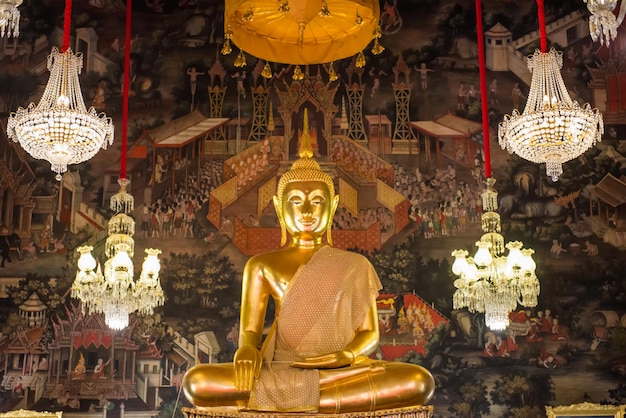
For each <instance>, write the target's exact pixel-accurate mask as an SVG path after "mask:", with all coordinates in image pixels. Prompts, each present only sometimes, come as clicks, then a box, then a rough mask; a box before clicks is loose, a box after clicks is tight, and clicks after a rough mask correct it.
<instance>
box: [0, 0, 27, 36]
mask: <svg viewBox="0 0 626 418" xmlns="http://www.w3.org/2000/svg"><path fill="white" fill-rule="evenodd" d="M20 4H22V0H0V37H4V36H5V35H6V36H8V37H9V38H10V37H11V36H12V37H14V38H17V37H18V36H20V11H19V10H18V9H17V7H18V6H19V5H20Z"/></svg>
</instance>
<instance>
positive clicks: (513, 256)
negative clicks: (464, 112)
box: [452, 0, 539, 330]
mask: <svg viewBox="0 0 626 418" xmlns="http://www.w3.org/2000/svg"><path fill="white" fill-rule="evenodd" d="M476 27H477V43H478V62H479V75H480V96H481V113H482V124H483V148H484V155H485V177H486V178H487V181H486V182H485V185H486V188H485V191H484V192H483V193H482V196H481V197H482V202H483V214H482V217H481V222H482V230H483V232H484V234H483V235H482V237H481V238H480V240H479V241H478V242H477V243H476V246H477V247H478V250H477V251H476V254H475V255H474V257H468V255H469V252H468V251H466V250H455V251H453V252H452V256H453V257H454V262H453V263H452V272H453V273H454V274H455V275H457V276H459V278H458V279H457V280H455V281H454V286H455V287H456V289H457V290H456V291H455V292H454V296H453V298H452V299H453V306H454V309H461V308H467V309H468V310H469V311H470V312H484V313H485V324H486V325H487V326H488V327H489V328H491V329H492V330H503V329H505V328H506V327H507V326H508V324H509V312H511V311H512V310H514V309H515V308H516V306H517V304H518V303H520V304H522V305H523V306H536V305H537V296H538V295H539V281H538V280H537V276H536V275H535V267H536V265H535V262H534V260H533V259H532V254H533V253H534V251H533V250H532V249H523V248H522V247H523V244H522V243H521V242H519V241H514V242H510V243H508V244H506V246H505V244H504V237H503V236H502V234H501V233H500V232H501V224H500V215H499V214H498V212H497V209H498V193H497V192H496V191H495V189H494V188H493V186H494V184H495V182H496V181H495V179H494V178H492V176H491V153H490V144H489V109H488V103H487V99H488V98H487V70H486V66H485V47H484V45H485V43H484V39H483V24H482V8H481V4H480V0H476ZM505 248H507V249H508V250H509V253H508V255H506V256H505V255H504V250H505Z"/></svg>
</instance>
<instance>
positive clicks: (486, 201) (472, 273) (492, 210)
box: [452, 178, 540, 331]
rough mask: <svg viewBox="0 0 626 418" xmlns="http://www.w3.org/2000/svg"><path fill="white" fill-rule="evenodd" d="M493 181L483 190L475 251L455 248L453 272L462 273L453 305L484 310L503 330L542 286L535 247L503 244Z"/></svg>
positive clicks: (496, 327) (492, 323) (534, 301)
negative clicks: (512, 314) (479, 226)
mask: <svg viewBox="0 0 626 418" xmlns="http://www.w3.org/2000/svg"><path fill="white" fill-rule="evenodd" d="M494 184H495V180H494V179H493V178H489V179H487V188H486V190H485V191H484V192H483V194H482V201H483V208H484V213H483V215H482V218H481V220H482V229H483V232H484V234H483V236H482V237H481V238H480V240H479V241H478V242H476V246H477V247H478V250H477V251H476V254H475V255H474V256H473V257H468V255H469V252H468V251H466V250H455V251H453V252H452V256H453V257H454V262H453V264H452V272H453V273H454V274H455V275H457V276H459V278H458V279H457V280H455V282H454V286H455V287H456V289H457V290H456V291H455V292H454V297H453V305H454V309H461V308H467V309H468V310H469V311H470V312H484V313H485V323H486V325H487V326H488V327H489V328H491V329H492V330H494V331H500V330H504V329H505V328H506V327H507V326H508V325H509V313H510V312H511V311H513V310H515V308H516V307H517V305H518V304H520V305H522V306H527V307H533V306H536V305H537V297H538V296H539V291H540V287H539V280H538V279H537V276H536V275H535V268H536V265H535V262H534V260H533V258H532V254H533V253H534V251H533V250H532V249H530V248H526V249H525V248H523V244H522V243H521V242H520V241H513V242H509V243H508V244H506V245H505V244H504V237H503V236H502V235H501V234H500V231H501V226H500V215H499V214H498V213H497V209H498V193H497V192H496V191H495V189H494V188H493V185H494ZM505 248H506V249H508V250H509V252H508V254H507V255H504V250H505Z"/></svg>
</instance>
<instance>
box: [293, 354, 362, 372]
mask: <svg viewBox="0 0 626 418" xmlns="http://www.w3.org/2000/svg"><path fill="white" fill-rule="evenodd" d="M354 359H355V355H354V353H353V352H352V351H351V350H348V349H345V350H341V351H335V352H334V353H329V354H323V355H321V356H315V357H307V358H305V359H303V360H299V361H295V362H293V363H292V364H291V365H292V366H293V367H299V368H301V369H334V368H337V367H344V366H349V365H351V364H353V363H354Z"/></svg>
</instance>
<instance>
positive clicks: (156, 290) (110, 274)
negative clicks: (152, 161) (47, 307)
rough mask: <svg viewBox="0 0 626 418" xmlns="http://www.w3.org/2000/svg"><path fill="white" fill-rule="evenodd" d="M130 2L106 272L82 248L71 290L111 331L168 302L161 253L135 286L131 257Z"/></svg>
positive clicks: (151, 256)
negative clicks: (128, 175) (128, 162)
mask: <svg viewBox="0 0 626 418" xmlns="http://www.w3.org/2000/svg"><path fill="white" fill-rule="evenodd" d="M131 11H132V0H128V1H127V2H126V44H125V58H124V86H123V96H124V103H123V112H122V113H123V114H122V120H123V122H122V156H121V159H120V178H119V180H118V183H119V185H120V191H119V192H118V193H116V194H114V195H113V196H111V210H112V211H113V212H115V215H114V216H113V217H111V219H110V220H109V224H108V229H107V239H106V242H105V244H104V254H105V256H106V257H107V260H106V262H105V263H104V271H103V272H101V271H100V268H99V267H97V262H96V260H95V258H94V257H93V255H91V251H92V250H93V248H92V247H90V246H83V247H80V248H78V252H79V253H80V258H79V259H78V271H77V273H76V279H75V280H74V285H73V286H72V293H71V295H72V297H76V298H78V299H80V300H81V301H82V302H83V310H84V311H89V312H92V313H102V314H104V317H105V322H106V324H107V325H108V326H109V327H110V328H112V329H117V330H120V329H124V328H126V327H127V326H128V317H129V315H130V314H131V313H132V312H135V311H138V312H139V314H141V315H151V314H152V313H153V312H154V308H156V307H158V306H162V305H163V302H164V300H165V298H164V295H163V289H162V288H161V282H160V280H159V271H160V270H161V263H160V262H159V257H158V256H159V254H161V250H158V249H154V248H147V249H146V250H145V251H146V257H145V259H144V262H143V265H142V269H141V274H140V275H139V279H138V280H137V281H135V271H134V270H135V268H134V264H133V260H132V258H133V256H134V253H135V240H134V238H133V236H134V235H135V220H134V219H133V218H132V216H131V214H132V212H133V210H134V209H135V199H134V198H133V196H132V195H131V194H130V193H128V191H127V187H128V185H129V183H130V181H129V180H128V179H127V178H126V142H127V140H126V138H127V133H128V97H129V90H130V80H129V74H130V21H131Z"/></svg>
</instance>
